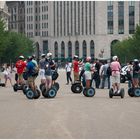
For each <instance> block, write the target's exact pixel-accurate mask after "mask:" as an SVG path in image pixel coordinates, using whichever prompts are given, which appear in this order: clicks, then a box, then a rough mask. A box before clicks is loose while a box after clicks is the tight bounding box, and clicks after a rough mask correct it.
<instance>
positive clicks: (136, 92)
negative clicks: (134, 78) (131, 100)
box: [128, 87, 140, 97]
mask: <svg viewBox="0 0 140 140" xmlns="http://www.w3.org/2000/svg"><path fill="white" fill-rule="evenodd" d="M128 95H129V96H130V97H140V88H139V87H137V88H129V89H128Z"/></svg>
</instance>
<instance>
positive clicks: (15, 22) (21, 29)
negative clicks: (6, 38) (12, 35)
mask: <svg viewBox="0 0 140 140" xmlns="http://www.w3.org/2000/svg"><path fill="white" fill-rule="evenodd" d="M6 4H7V6H8V11H9V13H10V14H11V15H10V17H9V21H8V22H9V30H10V31H14V32H18V33H23V34H24V33H25V4H24V1H7V2H6Z"/></svg>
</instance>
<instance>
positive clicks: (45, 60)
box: [3, 52, 56, 91]
mask: <svg viewBox="0 0 140 140" xmlns="http://www.w3.org/2000/svg"><path fill="white" fill-rule="evenodd" d="M12 70H13V71H15V81H16V84H17V85H22V84H28V85H29V87H30V88H31V89H32V90H33V91H35V90H36V85H35V80H36V78H37V76H38V75H39V76H40V78H41V83H44V84H45V85H46V89H49V88H50V87H51V86H52V84H53V83H54V81H53V80H52V74H53V72H54V71H55V70H56V65H55V62H54V61H53V60H52V53H50V52H49V53H47V54H42V55H41V59H40V61H39V63H37V61H36V58H35V55H33V56H29V57H28V58H26V60H25V58H24V56H19V58H18V60H17V62H16V63H15V68H13V69H12V68H11V67H10V65H6V66H5V67H4V71H3V74H4V78H5V86H6V84H7V80H8V79H9V80H10V83H11V85H12V86H13V83H12V79H11V73H12Z"/></svg>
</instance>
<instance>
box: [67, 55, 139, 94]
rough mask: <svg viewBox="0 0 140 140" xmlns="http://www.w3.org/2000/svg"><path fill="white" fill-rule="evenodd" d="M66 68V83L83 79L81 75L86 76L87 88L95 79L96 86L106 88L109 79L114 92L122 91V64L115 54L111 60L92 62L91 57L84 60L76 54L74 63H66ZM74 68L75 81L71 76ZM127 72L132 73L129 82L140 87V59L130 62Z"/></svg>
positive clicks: (109, 86)
mask: <svg viewBox="0 0 140 140" xmlns="http://www.w3.org/2000/svg"><path fill="white" fill-rule="evenodd" d="M65 69H66V75H67V83H66V84H69V81H71V83H74V82H75V81H78V80H81V77H82V76H84V78H85V82H86V88H89V87H90V86H91V82H92V81H93V80H94V81H95V87H96V88H101V89H104V88H105V83H106V81H107V88H108V89H110V88H111V87H112V88H113V91H114V93H117V92H118V93H119V92H120V74H121V65H120V62H119V58H118V57H117V56H113V57H112V61H111V62H107V60H104V61H99V60H95V61H94V62H92V61H91V57H87V58H86V60H85V62H83V61H79V58H78V56H76V55H75V56H74V58H73V61H72V63H71V62H67V63H66V66H65ZM72 69H73V77H74V81H73V82H72V78H71V72H72ZM80 69H81V72H80ZM127 72H128V73H129V74H130V76H129V77H130V79H129V82H128V83H129V85H130V84H131V85H132V86H133V87H139V83H140V76H139V75H140V64H139V61H138V59H134V60H133V61H131V62H130V63H129V64H128V71H127ZM129 87H130V86H129Z"/></svg>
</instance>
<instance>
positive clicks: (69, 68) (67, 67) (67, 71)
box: [65, 61, 72, 85]
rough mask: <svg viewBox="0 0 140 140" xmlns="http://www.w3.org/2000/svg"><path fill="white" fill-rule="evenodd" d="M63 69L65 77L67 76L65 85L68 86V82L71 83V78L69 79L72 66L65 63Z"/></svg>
mask: <svg viewBox="0 0 140 140" xmlns="http://www.w3.org/2000/svg"><path fill="white" fill-rule="evenodd" d="M65 69H66V76H67V83H66V85H68V84H69V80H70V81H71V83H72V78H71V70H72V64H71V63H70V62H69V61H67V63H66V65H65Z"/></svg>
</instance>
